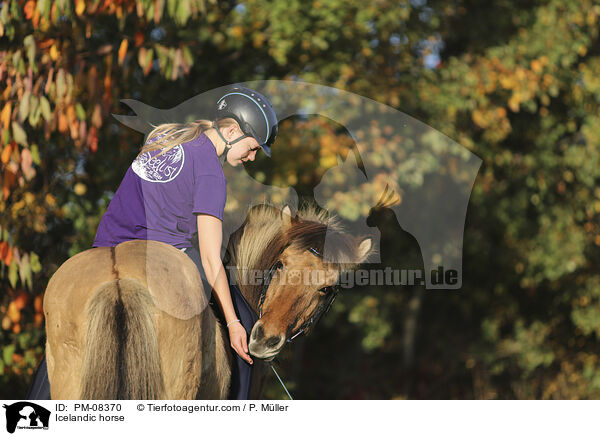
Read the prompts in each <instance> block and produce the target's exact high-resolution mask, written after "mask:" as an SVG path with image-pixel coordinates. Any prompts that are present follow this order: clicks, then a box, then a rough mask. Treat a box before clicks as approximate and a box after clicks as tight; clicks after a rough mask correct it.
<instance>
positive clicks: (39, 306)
mask: <svg viewBox="0 0 600 436" xmlns="http://www.w3.org/2000/svg"><path fill="white" fill-rule="evenodd" d="M43 305H44V297H42V296H41V295H36V297H35V298H34V299H33V308H34V309H35V311H36V312H37V313H41V312H42V311H43V310H44V307H43Z"/></svg>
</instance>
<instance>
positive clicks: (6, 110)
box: [0, 102, 12, 129]
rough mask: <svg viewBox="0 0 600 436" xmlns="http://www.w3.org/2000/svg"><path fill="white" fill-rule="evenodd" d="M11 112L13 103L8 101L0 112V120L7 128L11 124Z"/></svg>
mask: <svg viewBox="0 0 600 436" xmlns="http://www.w3.org/2000/svg"><path fill="white" fill-rule="evenodd" d="M11 112H12V106H11V103H10V102H8V103H6V104H5V105H4V107H3V108H2V112H0V122H2V125H3V126H4V128H5V129H8V126H9V125H10V114H11Z"/></svg>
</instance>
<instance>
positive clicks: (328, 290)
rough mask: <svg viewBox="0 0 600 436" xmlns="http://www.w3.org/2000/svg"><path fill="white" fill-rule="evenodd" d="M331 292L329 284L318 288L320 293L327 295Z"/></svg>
mask: <svg viewBox="0 0 600 436" xmlns="http://www.w3.org/2000/svg"><path fill="white" fill-rule="evenodd" d="M330 292H331V286H326V287H324V288H321V289H319V293H320V294H321V295H327V294H329V293H330Z"/></svg>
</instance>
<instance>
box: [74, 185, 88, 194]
mask: <svg viewBox="0 0 600 436" xmlns="http://www.w3.org/2000/svg"><path fill="white" fill-rule="evenodd" d="M73 191H75V194H77V195H84V194H85V193H86V191H87V186H85V185H84V184H83V183H75V186H74V187H73Z"/></svg>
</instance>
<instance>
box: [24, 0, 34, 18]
mask: <svg viewBox="0 0 600 436" xmlns="http://www.w3.org/2000/svg"><path fill="white" fill-rule="evenodd" d="M34 8H35V2H34V1H33V0H29V1H28V2H27V3H25V8H24V9H23V10H24V12H25V18H27V19H28V20H31V17H33V11H34Z"/></svg>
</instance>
